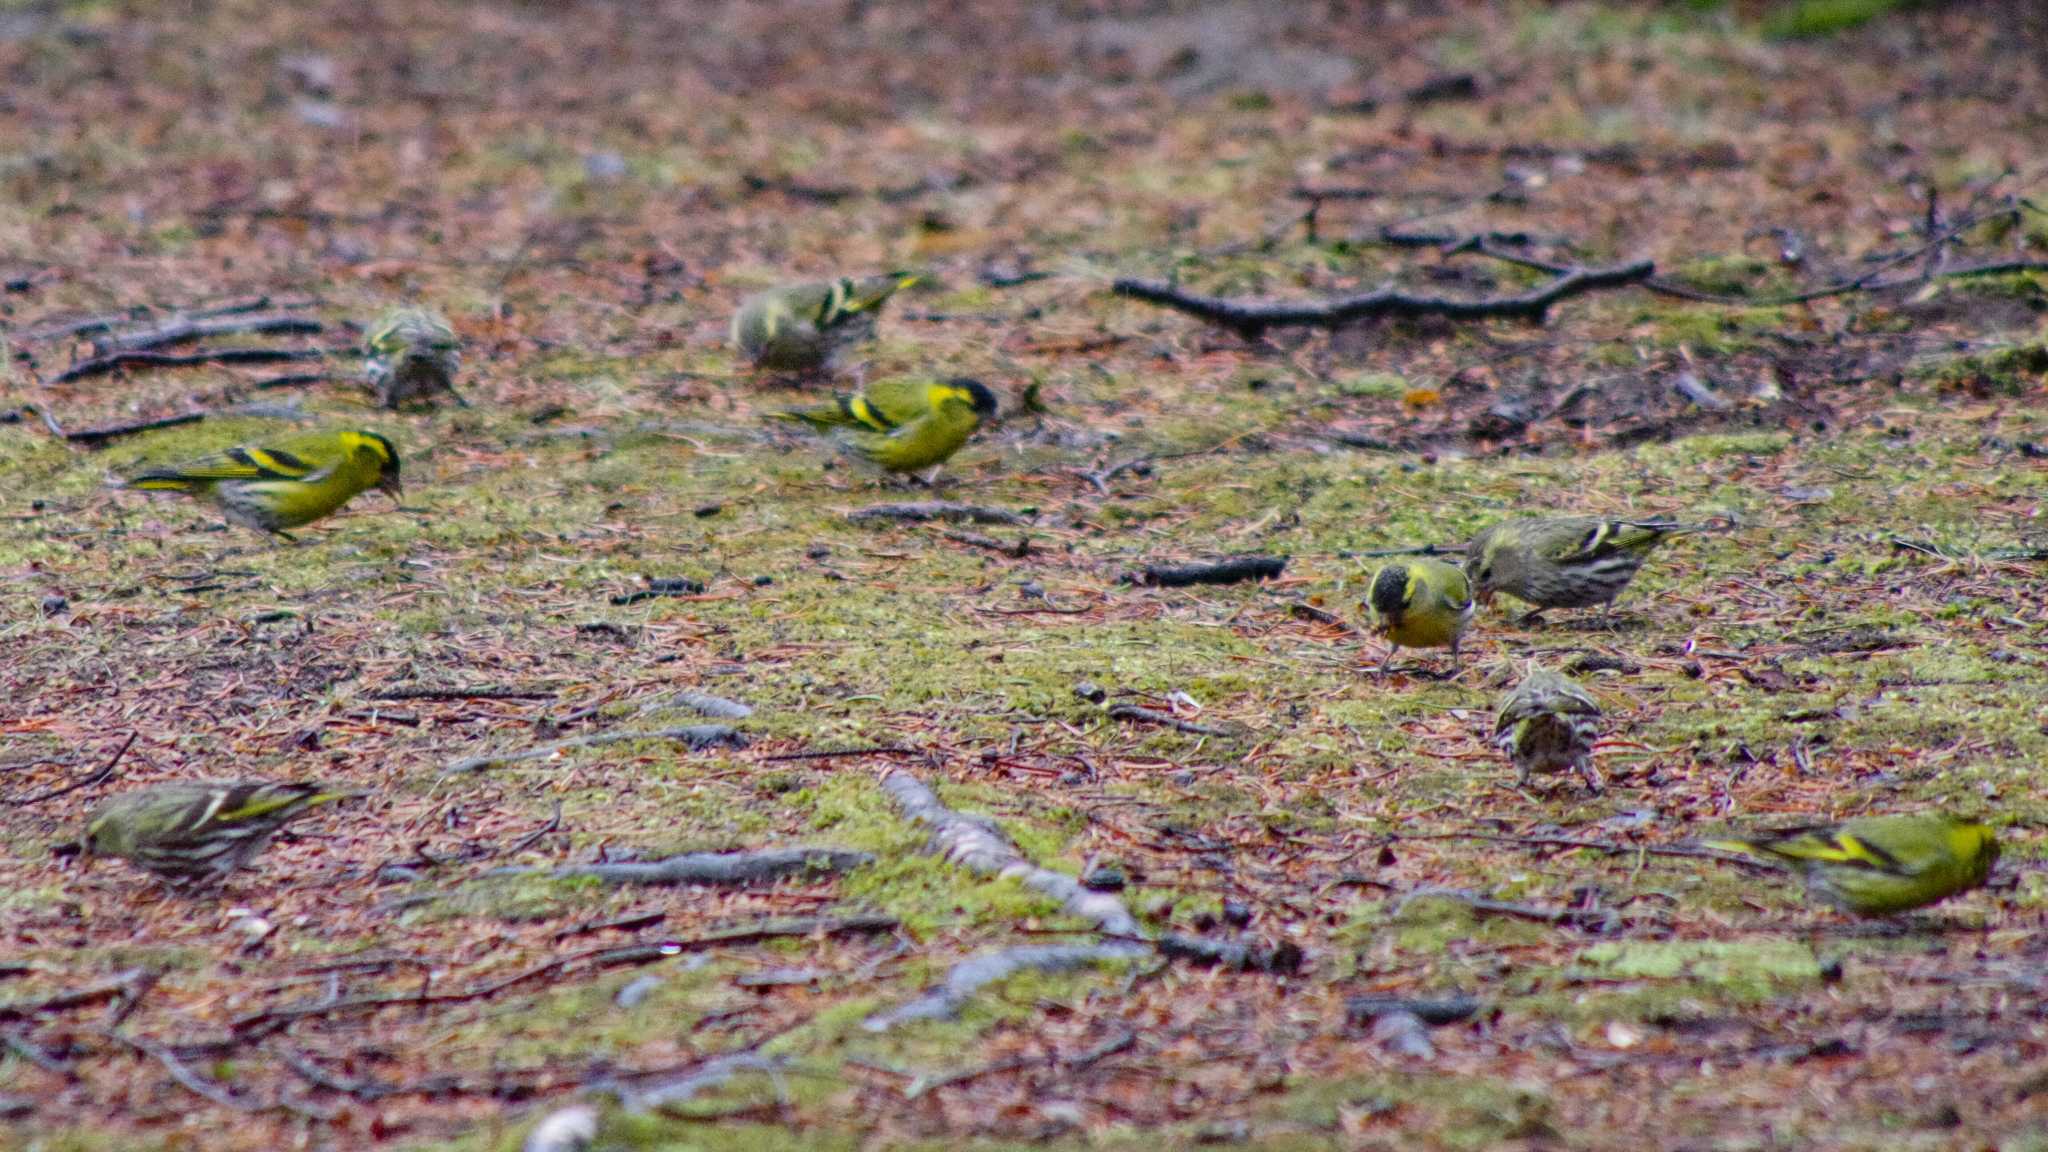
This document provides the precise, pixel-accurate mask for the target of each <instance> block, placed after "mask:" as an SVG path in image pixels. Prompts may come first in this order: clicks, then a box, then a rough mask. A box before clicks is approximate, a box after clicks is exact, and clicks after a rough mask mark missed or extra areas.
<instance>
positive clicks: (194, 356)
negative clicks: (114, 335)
mask: <svg viewBox="0 0 2048 1152" xmlns="http://www.w3.org/2000/svg"><path fill="white" fill-rule="evenodd" d="M328 355H330V353H328V352H325V351H323V350H321V349H318V348H210V349H207V350H206V351H203V352H189V353H172V352H113V353H109V354H108V355H105V356H95V357H93V358H92V359H90V360H81V361H79V362H78V363H76V364H73V365H72V366H71V367H69V368H66V369H65V370H64V371H62V372H59V373H58V374H57V375H55V376H53V377H51V378H50V383H52V384H65V383H69V382H70V381H73V380H83V379H85V378H86V377H88V376H104V375H106V374H107V373H109V372H113V371H117V370H119V369H122V368H186V367H191V366H193V365H197V364H279V363H283V362H285V361H289V360H319V359H321V358H322V357H325V356H328Z"/></svg>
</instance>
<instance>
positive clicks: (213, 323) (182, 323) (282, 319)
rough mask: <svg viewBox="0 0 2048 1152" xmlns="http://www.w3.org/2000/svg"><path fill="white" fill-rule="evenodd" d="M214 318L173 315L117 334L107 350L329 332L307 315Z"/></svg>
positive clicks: (219, 315)
mask: <svg viewBox="0 0 2048 1152" xmlns="http://www.w3.org/2000/svg"><path fill="white" fill-rule="evenodd" d="M213 315H214V317H215V318H200V317H197V316H183V315H180V316H172V317H170V318H169V319H167V320H165V321H164V322H163V323H161V324H158V325H155V326H154V327H150V328H144V329H140V330H137V331H132V332H118V333H115V334H114V336H113V338H112V339H111V340H109V341H107V343H108V345H109V347H108V351H109V352H115V353H120V352H145V351H148V350H150V349H152V348H162V347H163V346H165V345H167V344H183V343H186V342H188V341H192V340H208V339H211V338H213V337H215V336H248V335H254V334H258V333H261V334H287V335H304V336H311V335H317V334H318V333H321V332H324V331H326V330H327V329H326V325H324V324H322V323H320V322H319V321H318V320H310V319H307V318H306V317H304V316H284V315H278V314H269V315H262V316H238V315H233V314H230V313H214V314H213Z"/></svg>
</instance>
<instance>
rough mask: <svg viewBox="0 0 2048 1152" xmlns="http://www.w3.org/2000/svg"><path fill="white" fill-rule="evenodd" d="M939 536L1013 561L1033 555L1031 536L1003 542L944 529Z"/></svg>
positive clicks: (971, 533) (953, 529)
mask: <svg viewBox="0 0 2048 1152" xmlns="http://www.w3.org/2000/svg"><path fill="white" fill-rule="evenodd" d="M939 535H941V536H944V537H945V538H946V539H948V540H951V541H953V542H954V543H956V544H966V545H968V546H970V547H974V548H986V549H988V550H989V551H991V552H1000V553H1002V554H1003V555H1005V556H1008V557H1010V558H1011V559H1013V560H1022V559H1023V558H1024V557H1026V556H1029V555H1031V538H1030V537H1029V536H1019V537H1017V538H1016V539H1015V540H1013V541H1003V540H998V539H996V538H995V537H993V536H984V535H982V534H981V533H979V532H964V531H961V530H959V529H957V528H947V529H944V530H942V531H940V533H939Z"/></svg>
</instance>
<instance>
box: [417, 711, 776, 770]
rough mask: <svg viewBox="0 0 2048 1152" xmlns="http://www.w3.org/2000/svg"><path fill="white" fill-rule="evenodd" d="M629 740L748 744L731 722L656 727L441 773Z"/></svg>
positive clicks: (472, 759)
mask: <svg viewBox="0 0 2048 1152" xmlns="http://www.w3.org/2000/svg"><path fill="white" fill-rule="evenodd" d="M625 740H679V741H681V742H683V743H685V744H688V745H689V746H690V747H692V748H709V747H711V746H713V745H716V744H724V745H728V746H730V747H734V748H744V747H746V743H747V738H746V736H745V735H743V734H742V733H741V732H740V731H739V729H737V728H734V727H732V726H731V725H728V724H690V725H686V726H684V727H681V728H656V729H654V730H652V731H645V732H642V731H634V732H599V733H596V734H595V735H591V736H578V737H576V738H575V739H573V740H557V741H555V742H554V743H552V744H543V745H541V746H540V747H538V748H528V749H527V750H525V751H524V752H506V753H502V754H500V755H496V756H467V757H464V758H463V759H461V760H455V761H451V762H450V763H449V765H448V766H447V767H446V768H443V769H442V770H441V774H442V775H444V776H449V775H455V774H458V773H462V772H481V771H483V770H484V769H486V768H499V767H502V766H504V765H506V764H518V763H521V762H523V761H527V760H545V759H547V758H549V757H551V756H554V755H556V754H558V753H561V752H567V751H570V750H572V749H576V748H587V747H589V746H591V745H593V744H617V743H620V742H621V741H625Z"/></svg>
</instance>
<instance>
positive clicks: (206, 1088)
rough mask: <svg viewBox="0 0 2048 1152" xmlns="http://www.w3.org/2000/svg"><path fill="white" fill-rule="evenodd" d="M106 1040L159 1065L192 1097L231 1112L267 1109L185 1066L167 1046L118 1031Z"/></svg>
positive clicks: (108, 1035) (109, 1035) (110, 1033)
mask: <svg viewBox="0 0 2048 1152" xmlns="http://www.w3.org/2000/svg"><path fill="white" fill-rule="evenodd" d="M107 1039H109V1040H112V1041H113V1042H114V1043H116V1044H120V1045H122V1046H124V1047H127V1048H131V1049H133V1050H135V1051H136V1052H137V1053H139V1054H141V1055H144V1056H147V1057H149V1058H150V1059H152V1060H154V1061H156V1062H157V1063H158V1064H159V1065H161V1066H162V1067H163V1070H164V1071H166V1072H168V1073H170V1075H171V1079H173V1080H175V1081H177V1082H178V1085H179V1086H180V1087H182V1088H184V1089H185V1090H186V1091H187V1092H190V1093H192V1094H193V1095H195V1096H199V1097H202V1098H204V1099H205V1100H207V1101H210V1102H211V1103H214V1104H218V1105H220V1106H221V1107H223V1108H227V1109H230V1110H232V1111H235V1112H265V1111H268V1110H269V1109H268V1108H267V1107H266V1106H265V1105H262V1104H257V1103H254V1102H252V1101H249V1100H244V1099H242V1098H241V1097H240V1096H237V1095H235V1094H234V1093H232V1092H230V1091H228V1090H227V1089H226V1088H224V1087H222V1086H221V1084H220V1083H219V1082H217V1081H214V1080H209V1079H207V1078H206V1077H204V1076H201V1075H199V1074H198V1073H197V1072H194V1071H192V1070H191V1069H190V1068H187V1067H185V1065H184V1063H183V1062H182V1061H180V1060H179V1059H178V1058H177V1056H175V1055H173V1054H172V1053H171V1051H170V1049H168V1048H164V1047H162V1046H160V1045H157V1044H153V1043H151V1042H149V1041H147V1040H144V1039H141V1038H139V1037H135V1036H123V1035H122V1034H120V1033H119V1032H109V1033H107Z"/></svg>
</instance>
